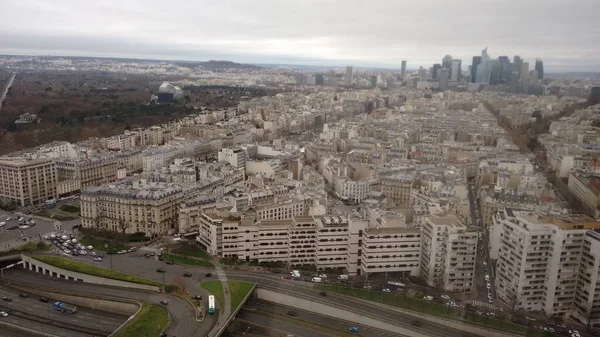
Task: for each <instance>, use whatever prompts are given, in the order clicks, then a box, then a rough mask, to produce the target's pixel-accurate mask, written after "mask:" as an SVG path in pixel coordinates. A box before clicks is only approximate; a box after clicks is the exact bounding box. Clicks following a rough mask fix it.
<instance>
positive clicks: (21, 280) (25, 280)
mask: <svg viewBox="0 0 600 337" xmlns="http://www.w3.org/2000/svg"><path fill="white" fill-rule="evenodd" d="M4 277H5V279H8V280H11V281H12V282H14V283H16V284H19V285H22V286H24V287H25V286H34V287H43V288H44V289H46V290H47V291H51V292H61V291H69V292H76V293H79V294H82V295H84V294H90V295H101V296H110V297H117V298H127V299H134V300H138V301H141V302H149V303H154V304H158V305H160V300H162V299H167V300H168V301H169V305H167V309H168V310H169V312H170V313H171V318H172V320H171V325H170V327H169V329H168V330H167V333H168V334H169V335H170V336H171V335H175V336H206V334H207V333H208V332H209V331H210V328H211V327H212V326H211V325H210V323H208V322H207V321H205V322H203V323H196V321H195V313H194V312H193V310H192V308H191V306H190V304H189V303H187V302H186V301H185V300H183V299H181V298H179V297H176V296H172V295H168V294H161V293H153V292H144V291H135V290H130V289H123V288H114V287H104V286H100V285H94V284H89V283H81V282H75V281H67V280H64V279H61V280H59V279H56V278H51V277H48V276H45V275H41V274H37V273H35V272H31V271H28V270H24V269H9V270H5V272H4ZM207 317H210V316H207Z"/></svg>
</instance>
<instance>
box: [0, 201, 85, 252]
mask: <svg viewBox="0 0 600 337" xmlns="http://www.w3.org/2000/svg"><path fill="white" fill-rule="evenodd" d="M20 216H23V217H24V218H25V219H30V218H32V219H33V220H34V221H35V226H33V227H30V228H28V229H12V230H9V229H8V228H9V227H11V226H18V225H19V221H18V218H19V217H20ZM9 217H10V220H7V219H8V218H9ZM0 222H5V225H3V226H2V227H0V252H1V251H6V250H10V249H13V248H17V247H19V246H22V245H23V244H25V243H27V242H37V241H38V239H39V238H40V236H44V235H45V234H48V233H51V232H55V230H54V222H53V221H48V220H44V219H41V218H39V217H35V216H32V215H31V214H29V215H19V214H17V213H11V212H6V211H2V210H0ZM60 223H61V227H62V230H63V231H66V232H71V231H72V230H73V226H74V225H78V224H79V223H80V220H79V219H76V220H69V221H62V222H60Z"/></svg>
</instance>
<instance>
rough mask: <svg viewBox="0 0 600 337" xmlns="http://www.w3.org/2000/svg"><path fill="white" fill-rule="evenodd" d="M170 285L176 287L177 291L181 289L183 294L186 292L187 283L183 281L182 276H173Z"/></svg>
mask: <svg viewBox="0 0 600 337" xmlns="http://www.w3.org/2000/svg"><path fill="white" fill-rule="evenodd" d="M171 283H172V284H173V285H175V286H177V287H178V288H179V289H181V291H183V292H184V293H185V292H186V289H187V288H186V286H187V283H186V281H185V278H183V276H175V277H174V278H173V280H172V281H171Z"/></svg>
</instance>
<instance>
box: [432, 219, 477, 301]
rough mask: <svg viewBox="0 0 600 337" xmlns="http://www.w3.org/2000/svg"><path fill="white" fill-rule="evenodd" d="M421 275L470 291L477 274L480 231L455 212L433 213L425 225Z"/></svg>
mask: <svg viewBox="0 0 600 337" xmlns="http://www.w3.org/2000/svg"><path fill="white" fill-rule="evenodd" d="M421 238H422V239H421V263H420V268H421V277H422V278H423V279H425V281H426V282H427V283H428V284H429V285H430V286H434V287H438V288H441V289H444V290H447V291H459V292H463V291H470V290H471V289H472V287H473V278H474V277H475V256H476V254H477V232H476V231H475V230H470V229H469V228H467V226H465V225H463V224H462V223H460V222H459V221H458V219H457V217H456V215H454V214H450V213H447V214H443V215H433V216H431V217H429V218H428V219H427V220H426V221H425V224H424V226H423V227H422V235H421Z"/></svg>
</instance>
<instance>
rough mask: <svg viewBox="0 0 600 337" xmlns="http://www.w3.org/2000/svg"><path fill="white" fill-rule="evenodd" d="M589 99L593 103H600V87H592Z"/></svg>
mask: <svg viewBox="0 0 600 337" xmlns="http://www.w3.org/2000/svg"><path fill="white" fill-rule="evenodd" d="M588 101H589V102H590V103H592V104H598V103H600V87H592V89H591V90H590V97H589V98H588Z"/></svg>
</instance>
